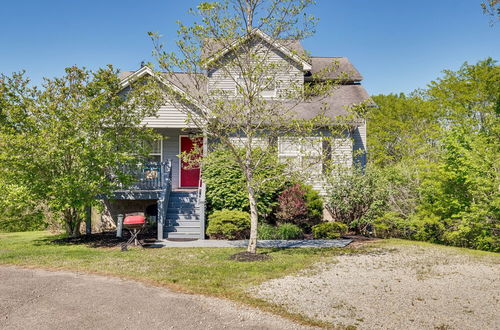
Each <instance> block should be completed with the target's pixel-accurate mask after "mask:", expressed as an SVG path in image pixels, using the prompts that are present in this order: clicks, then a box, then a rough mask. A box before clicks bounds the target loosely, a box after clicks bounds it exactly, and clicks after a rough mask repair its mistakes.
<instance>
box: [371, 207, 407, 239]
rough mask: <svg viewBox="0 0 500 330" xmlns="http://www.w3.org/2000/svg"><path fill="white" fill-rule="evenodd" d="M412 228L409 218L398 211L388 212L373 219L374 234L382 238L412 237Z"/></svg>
mask: <svg viewBox="0 0 500 330" xmlns="http://www.w3.org/2000/svg"><path fill="white" fill-rule="evenodd" d="M411 234H412V230H411V228H410V225H409V223H408V220H407V219H404V218H403V217H401V215H400V214H399V213H397V212H386V213H384V215H382V216H381V217H378V218H376V219H375V220H374V221H373V235H374V236H376V237H381V238H389V237H398V238H410V237H411Z"/></svg>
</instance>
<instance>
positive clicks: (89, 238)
mask: <svg viewBox="0 0 500 330" xmlns="http://www.w3.org/2000/svg"><path fill="white" fill-rule="evenodd" d="M130 235H131V233H130V232H129V231H128V230H124V231H123V235H122V237H116V231H108V232H102V233H95V234H88V235H86V234H84V235H80V236H78V237H68V236H67V235H57V236H56V237H47V238H43V239H39V240H36V241H35V244H34V245H38V246H39V245H47V244H55V245H80V246H87V247H91V248H116V247H120V246H121V245H122V244H123V243H125V242H126V241H127V240H128V239H129V238H130ZM138 239H139V241H141V242H142V244H144V245H145V246H147V244H150V243H154V242H155V241H156V231H154V230H146V231H144V232H142V233H140V234H139V235H138Z"/></svg>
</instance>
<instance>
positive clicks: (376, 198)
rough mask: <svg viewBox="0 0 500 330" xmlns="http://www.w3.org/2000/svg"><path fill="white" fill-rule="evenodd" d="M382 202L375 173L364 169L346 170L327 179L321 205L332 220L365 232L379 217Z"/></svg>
mask: <svg viewBox="0 0 500 330" xmlns="http://www.w3.org/2000/svg"><path fill="white" fill-rule="evenodd" d="M385 203H386V191H385V189H384V188H383V180H382V178H381V177H380V175H379V173H378V172H376V171H372V170H370V169H366V171H365V172H363V171H362V170H361V169H358V168H355V169H352V170H351V169H349V170H347V171H342V172H340V173H337V174H335V175H332V176H330V177H328V178H327V197H326V202H325V207H326V208H327V209H328V211H329V212H330V214H331V215H332V217H333V219H334V220H335V221H339V222H342V223H344V224H346V225H347V226H349V228H352V229H355V230H356V232H357V233H363V232H365V231H366V227H368V226H369V225H370V224H371V222H372V221H373V219H375V218H377V217H378V216H380V214H381V213H382V211H383V209H384V205H385Z"/></svg>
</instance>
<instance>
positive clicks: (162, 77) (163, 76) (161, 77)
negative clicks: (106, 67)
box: [118, 66, 205, 110]
mask: <svg viewBox="0 0 500 330" xmlns="http://www.w3.org/2000/svg"><path fill="white" fill-rule="evenodd" d="M146 75H149V76H151V77H154V78H156V79H157V80H158V81H159V82H161V83H162V84H163V85H165V86H167V87H168V88H172V89H173V90H174V91H175V92H176V93H178V94H179V95H182V96H183V97H185V98H186V100H188V101H189V102H190V103H192V104H193V105H195V106H196V107H198V108H199V109H202V110H205V107H204V106H202V105H200V104H198V102H196V100H195V99H193V98H192V97H190V96H189V94H188V93H186V91H185V90H184V89H183V88H182V87H179V86H178V85H177V84H175V82H173V81H172V80H173V79H168V77H169V75H175V77H172V78H179V80H175V81H179V82H188V81H191V79H188V75H189V74H188V73H160V74H156V73H155V72H154V71H153V70H151V68H149V67H148V66H143V67H141V68H140V69H139V70H137V71H127V72H121V73H120V74H119V75H118V78H119V79H121V85H122V88H126V87H127V86H129V85H130V84H131V83H132V82H134V81H136V80H137V79H140V78H141V77H144V76H146Z"/></svg>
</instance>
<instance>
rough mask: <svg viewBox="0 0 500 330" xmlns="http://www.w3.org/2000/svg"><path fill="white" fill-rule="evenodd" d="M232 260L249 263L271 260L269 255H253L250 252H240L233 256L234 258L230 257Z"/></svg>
mask: <svg viewBox="0 0 500 330" xmlns="http://www.w3.org/2000/svg"><path fill="white" fill-rule="evenodd" d="M229 259H230V260H235V261H241V262H248V261H263V260H269V259H271V257H270V256H268V255H267V254H263V253H251V252H248V251H244V252H239V253H236V254H233V255H232V256H230V257H229Z"/></svg>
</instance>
